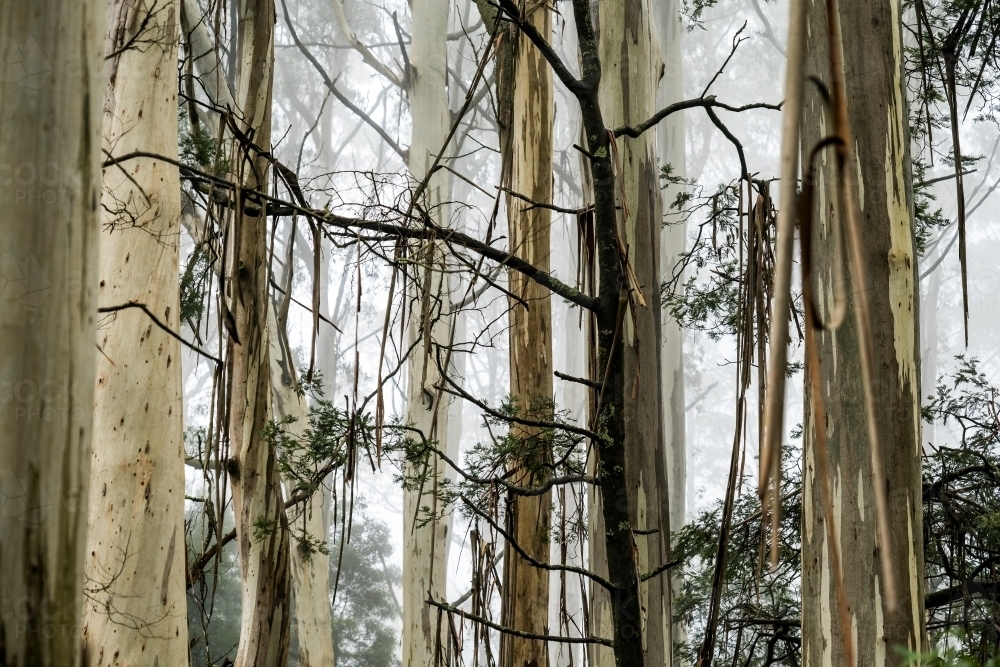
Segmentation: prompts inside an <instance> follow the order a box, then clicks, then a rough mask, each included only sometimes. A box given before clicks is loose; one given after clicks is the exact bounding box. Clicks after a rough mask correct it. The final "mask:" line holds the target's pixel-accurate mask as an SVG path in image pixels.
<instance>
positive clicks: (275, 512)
mask: <svg viewBox="0 0 1000 667" xmlns="http://www.w3.org/2000/svg"><path fill="white" fill-rule="evenodd" d="M274 19H275V17H274V4H273V2H272V0H241V3H240V15H239V25H238V26H237V30H238V32H239V53H238V60H237V64H238V68H237V69H238V71H237V75H236V91H237V94H236V101H237V104H238V105H239V109H238V113H239V120H238V123H239V125H240V129H241V130H242V131H243V132H244V133H245V134H247V135H248V136H250V137H251V138H252V140H253V142H254V143H255V144H256V146H257V147H258V148H259V149H260V150H264V151H270V149H271V143H270V142H271V86H272V73H273V66H274ZM246 150H248V151H249V159H247V158H246V157H243V156H244V152H243V151H238V152H237V153H236V154H238V155H240V159H239V160H238V161H236V163H235V165H234V168H235V169H236V170H237V173H236V174H235V176H236V178H237V179H238V180H239V183H240V186H241V188H242V189H243V190H244V191H252V190H253V191H257V192H267V187H268V183H267V171H268V166H269V164H268V161H267V159H266V158H263V157H261V156H259V155H257V154H256V151H255V149H252V148H247V149H246ZM251 161H252V164H251ZM241 194H245V201H246V202H247V205H245V206H244V205H243V201H240V205H239V206H237V208H236V211H235V215H234V224H233V226H232V233H231V237H230V238H231V239H232V241H231V243H232V248H233V251H232V253H233V255H232V262H231V265H230V269H229V276H230V280H231V282H230V284H229V285H230V287H231V290H232V295H231V298H230V303H229V306H228V307H229V309H230V311H231V312H232V314H233V317H234V319H235V330H236V335H237V337H238V340H233V339H232V337H231V339H230V355H231V356H230V363H231V368H232V384H231V387H232V389H231V393H230V407H229V410H230V418H229V437H230V448H231V452H232V458H231V459H230V461H229V465H228V467H229V474H230V480H231V482H232V487H233V509H234V513H235V516H236V535H237V542H238V545H239V549H238V550H239V557H240V571H241V573H242V596H241V599H242V615H241V621H240V643H239V648H238V650H237V654H236V667H278V666H282V667H283V666H284V664H285V662H286V661H287V660H288V641H289V604H290V602H291V600H290V597H291V595H290V572H289V544H288V528H287V522H286V519H285V508H284V500H283V498H282V494H281V481H280V479H279V475H278V469H277V460H276V456H277V453H276V452H275V451H274V448H273V447H272V446H271V443H269V442H268V441H267V439H266V438H265V435H264V430H265V427H266V426H267V424H268V421H269V419H270V417H271V410H270V404H271V382H270V375H271V367H270V359H269V353H268V352H269V350H268V346H269V343H268V324H267V320H268V310H269V306H268V303H269V298H268V271H269V267H268V255H267V247H266V245H267V224H266V220H267V218H266V217H265V212H266V207H265V206H264V204H263V201H261V200H260V198H259V197H257V196H255V195H254V194H252V193H251V192H245V193H241Z"/></svg>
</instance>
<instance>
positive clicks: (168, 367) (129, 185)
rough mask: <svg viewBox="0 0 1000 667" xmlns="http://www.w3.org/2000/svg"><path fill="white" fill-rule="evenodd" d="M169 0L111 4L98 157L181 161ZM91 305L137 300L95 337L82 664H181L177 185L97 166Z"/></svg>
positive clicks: (144, 173)
mask: <svg viewBox="0 0 1000 667" xmlns="http://www.w3.org/2000/svg"><path fill="white" fill-rule="evenodd" d="M178 19H179V12H178V6H177V3H176V2H170V1H167V2H162V1H161V2H147V1H140V2H137V3H131V2H124V1H122V0H114V1H113V2H112V3H111V4H110V6H109V23H108V39H107V46H106V51H107V52H108V53H114V52H116V51H120V50H121V49H122V48H123V47H125V45H126V44H128V43H129V41H130V40H135V41H137V42H140V43H143V44H144V46H143V48H135V49H126V50H125V51H124V52H123V53H121V54H120V55H119V56H118V57H115V58H112V59H111V60H110V61H108V73H109V80H108V90H107V95H106V97H105V101H104V150H105V151H106V154H109V155H113V156H115V157H119V156H124V155H128V154H129V153H132V152H135V151H144V152H148V153H153V154H156V155H162V156H164V157H166V158H169V159H172V160H176V159H177V93H176V91H177V40H178V35H179V30H178ZM101 208H102V210H103V213H102V218H103V219H102V233H101V237H100V255H101V258H100V264H99V269H98V275H99V278H100V283H99V290H98V300H99V305H100V306H102V307H114V306H119V305H123V304H127V303H140V304H144V305H145V306H146V308H147V309H148V311H149V314H147V313H146V312H143V311H142V310H139V309H137V308H128V309H125V310H120V311H118V312H116V313H114V314H112V315H108V316H106V319H105V321H104V322H103V323H102V325H101V327H100V329H99V330H98V336H97V346H98V348H99V349H100V350H101V354H100V355H99V356H98V359H97V383H96V388H95V395H94V441H93V459H92V471H91V478H90V520H89V528H88V535H87V578H88V583H87V589H88V591H89V599H88V600H87V602H86V604H85V610H84V625H83V641H84V647H85V661H84V662H85V664H87V665H94V666H95V667H97V666H103V665H108V664H116V663H121V664H138V663H145V662H148V663H150V664H152V663H153V662H156V661H158V662H159V663H160V664H183V663H186V662H187V659H188V645H187V634H188V633H187V599H186V587H185V577H184V554H185V542H184V420H183V399H182V387H181V384H182V382H181V363H180V362H181V348H180V342H179V341H178V340H177V339H176V338H174V337H173V336H171V335H170V334H168V333H167V332H165V331H164V330H163V329H161V328H160V327H159V326H158V325H157V323H156V322H154V321H153V319H152V318H154V317H155V318H156V320H157V321H158V322H159V323H160V324H162V325H163V326H165V327H168V328H169V329H170V330H172V331H174V332H177V331H178V330H179V329H180V287H179V285H178V274H179V258H178V244H179V237H180V214H181V203H180V180H179V177H178V172H177V168H176V167H175V166H174V165H171V164H168V163H166V162H161V161H159V160H156V159H150V158H142V159H137V160H129V161H126V162H124V163H122V164H121V165H120V166H109V167H106V168H105V169H104V191H103V195H102V202H101Z"/></svg>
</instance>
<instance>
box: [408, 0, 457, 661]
mask: <svg viewBox="0 0 1000 667" xmlns="http://www.w3.org/2000/svg"><path fill="white" fill-rule="evenodd" d="M411 7H412V16H413V42H412V44H411V45H410V66H411V70H410V87H409V91H408V92H409V97H410V117H411V122H412V136H411V140H410V149H409V164H408V167H409V170H410V174H411V176H412V178H413V179H414V181H415V182H417V183H419V182H420V181H422V180H423V179H424V177H425V176H426V175H427V173H428V171H429V170H430V168H431V165H432V164H433V163H434V160H435V158H436V157H437V155H438V153H439V152H440V151H441V150H442V144H443V143H444V139H445V137H446V136H447V133H448V116H449V114H448V94H447V87H446V81H447V59H448V40H447V37H448V7H449V3H448V0H413V2H412V4H411ZM422 198H423V201H422V202H421V205H422V206H423V207H424V209H425V210H427V211H429V212H430V213H431V215H433V216H434V217H435V218H436V219H437V222H438V223H439V224H441V223H446V222H447V220H446V219H444V216H442V215H441V213H442V210H441V209H442V204H444V203H445V202H446V201H447V198H448V194H447V179H446V178H444V174H443V172H442V171H438V172H437V173H436V174H435V175H433V176H432V177H431V180H430V183H429V185H428V187H427V188H426V190H425V191H424V194H423V196H422ZM413 258H414V259H415V260H416V261H415V263H414V264H413V265H412V273H411V276H412V278H413V285H412V286H411V288H410V289H408V290H407V293H406V298H407V303H408V306H409V308H408V317H409V336H410V341H411V342H416V341H420V342H419V343H417V345H416V347H415V348H414V349H413V352H412V353H411V357H410V361H409V364H408V371H407V372H408V376H407V396H406V420H407V422H408V423H410V424H411V425H412V426H413V427H414V428H417V429H419V430H420V432H421V433H422V434H423V435H424V437H426V438H428V439H432V440H436V441H437V446H438V447H439V448H441V449H446V448H447V446H448V444H447V435H448V406H447V405H446V404H443V401H442V400H441V399H442V396H441V395H440V393H439V392H438V391H437V390H436V389H435V385H437V384H438V383H439V378H440V375H439V373H438V362H437V360H436V346H437V345H448V343H449V342H450V341H449V338H450V336H449V327H448V324H447V320H448V317H449V311H450V310H451V308H450V300H449V298H448V276H447V274H446V273H444V272H443V271H442V269H443V262H444V254H443V251H442V249H441V248H439V247H438V246H437V244H435V243H430V242H428V243H425V244H423V245H422V246H420V247H419V248H417V249H416V250H414V252H413ZM409 472H410V473H414V472H416V473H423V472H426V475H427V477H426V481H425V483H424V484H423V485H422V488H421V489H419V490H417V489H414V490H408V491H405V492H404V494H403V637H402V648H403V667H427V666H429V665H432V664H435V656H436V655H437V652H438V650H439V647H440V650H441V651H445V650H447V643H446V637H447V634H445V632H444V630H445V629H446V628H447V619H443V620H442V621H441V624H440V628H439V624H438V614H437V613H436V610H433V608H432V607H430V606H429V605H428V604H427V602H426V601H427V598H428V596H430V597H432V598H434V599H435V600H444V599H445V593H446V586H445V584H446V579H445V577H446V572H447V552H448V540H449V530H448V528H449V526H448V522H447V521H445V520H440V521H431V522H427V521H426V519H427V516H426V514H425V512H424V511H423V510H422V508H425V507H426V508H430V509H431V510H432V511H435V512H437V511H438V510H440V507H439V501H438V500H437V498H436V489H437V485H438V481H439V480H441V479H442V478H443V477H444V475H445V473H446V470H445V465H444V462H443V461H442V460H440V459H439V458H438V457H437V456H434V455H432V456H431V457H430V459H429V462H428V470H427V471H413V470H410V471H409Z"/></svg>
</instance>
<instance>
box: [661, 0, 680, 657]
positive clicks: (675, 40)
mask: <svg viewBox="0 0 1000 667" xmlns="http://www.w3.org/2000/svg"><path fill="white" fill-rule="evenodd" d="M654 12H655V16H654V18H655V20H656V25H657V27H658V34H659V41H660V49H661V52H662V54H663V77H662V78H661V79H660V82H659V87H658V89H657V96H656V106H657V108H660V109H662V108H664V107H666V106H667V105H669V104H673V103H675V102H680V101H681V100H683V99H684V66H683V56H682V52H681V35H682V34H683V30H682V29H681V8H680V2H679V1H678V0H663V1H661V2H658V3H656V4H655V5H654ZM656 149H657V153H658V155H659V157H660V165H661V167H664V166H666V165H669V166H670V169H671V174H672V175H673V176H677V177H681V178H683V177H684V176H685V175H686V173H687V159H686V158H687V155H686V141H685V123H684V112H681V113H676V114H672V115H670V116H667V117H666V118H664V119H663V120H662V121H661V122H660V124H659V125H657V126H656ZM680 191H681V188H680V187H678V186H676V185H672V186H668V187H666V188H665V189H664V190H663V193H664V194H663V208H664V214H665V215H664V227H663V228H662V231H661V232H660V279H661V280H669V279H670V278H671V277H672V276H673V274H674V272H675V271H676V270H677V267H678V264H679V262H680V260H681V257H682V255H683V254H684V251H685V249H686V245H687V224H686V223H687V221H686V218H685V217H684V215H683V214H682V213H681V212H680V211H678V210H676V209H671V208H670V206H671V204H673V202H674V201H675V200H676V198H677V195H678V194H679V193H680ZM682 284H683V281H678V283H677V285H678V288H680V287H681V286H682ZM660 317H661V321H660V379H661V389H660V390H661V392H662V398H661V400H662V401H663V436H664V439H665V443H666V457H667V463H666V465H667V494H668V498H669V517H670V521H669V527H670V533H671V535H672V534H673V533H675V532H676V531H678V530H680V529H681V528H682V527H683V526H684V524H685V523H686V522H687V518H686V516H685V515H686V509H687V439H686V430H685V417H684V414H685V412H684V404H685V398H684V396H685V393H684V330H683V329H681V326H680V323H679V322H677V320H675V319H674V318H673V317H671V316H670V315H669V314H668V313H666V312H665V311H664V310H662V309H661V310H660ZM668 553H669V552H668ZM663 576H664V577H670V595H671V599H673V596H675V595H676V594H677V593H678V592H679V583H680V582H679V580H678V579H677V578H676V577H675V576H674V575H673V574H672V573H666V574H664V575H663ZM665 584H666V582H665ZM671 627H672V629H673V634H672V636H671V640H672V643H677V642H681V641H683V640H684V636H685V628H684V626H683V625H682V624H678V623H673V624H672V626H671Z"/></svg>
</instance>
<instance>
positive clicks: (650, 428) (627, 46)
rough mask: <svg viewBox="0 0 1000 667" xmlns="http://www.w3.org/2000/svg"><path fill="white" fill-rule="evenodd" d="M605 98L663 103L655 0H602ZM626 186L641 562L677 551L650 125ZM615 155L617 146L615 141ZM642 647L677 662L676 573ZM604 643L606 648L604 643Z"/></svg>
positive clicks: (623, 161) (631, 441)
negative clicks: (633, 288) (634, 289)
mask: <svg viewBox="0 0 1000 667" xmlns="http://www.w3.org/2000/svg"><path fill="white" fill-rule="evenodd" d="M599 13H600V20H599V25H600V35H601V37H600V53H601V61H602V64H603V74H602V78H601V86H600V101H601V106H602V109H603V111H604V120H605V123H606V124H607V126H608V127H617V126H619V125H625V124H629V125H634V124H637V123H640V122H642V121H643V120H645V119H647V118H649V117H650V116H651V115H653V113H654V112H655V111H656V97H657V84H658V82H659V77H660V71H661V64H662V63H661V59H660V51H659V44H658V40H657V36H656V32H655V30H656V27H655V25H654V24H653V13H652V3H651V2H650V1H649V0H626V1H625V2H622V1H621V0H601V2H600V3H599ZM617 146H618V154H619V158H617V162H618V164H617V167H616V168H617V169H620V170H621V171H620V173H619V174H618V177H617V178H618V180H619V183H620V187H619V189H618V191H617V193H618V194H619V195H620V194H621V193H622V192H623V193H624V198H623V199H620V200H619V201H618V205H619V206H620V207H621V209H622V210H621V211H620V214H619V215H620V220H621V221H622V225H621V229H622V230H623V234H622V240H623V242H624V243H625V245H626V247H627V248H628V261H629V263H630V265H631V267H632V269H633V270H634V271H635V276H636V278H637V280H638V287H639V288H640V289H641V290H642V296H643V297H645V300H646V305H645V306H643V305H641V304H640V303H639V296H638V295H637V294H635V295H633V297H632V298H633V301H634V308H633V310H632V313H634V317H633V315H632V314H629V313H626V315H625V317H624V320H623V322H622V328H621V340H622V342H623V343H624V358H623V366H622V368H621V372H622V373H623V378H624V391H625V395H624V396H623V399H624V410H625V413H624V419H625V456H626V458H627V459H628V460H629V461H630V462H631V463H633V465H632V466H630V467H629V470H628V471H627V473H626V478H625V483H626V487H627V491H628V505H629V516H630V517H631V520H632V522H633V528H634V529H637V530H640V531H654V532H653V533H652V534H636V535H635V541H636V548H637V549H638V561H639V571H640V572H646V571H648V570H651V569H653V568H656V567H658V566H659V565H661V564H662V563H664V562H666V560H667V558H668V557H669V554H670V534H669V498H668V497H667V468H666V463H667V459H666V455H665V447H664V433H663V422H662V410H663V406H662V403H661V397H660V266H659V262H660V255H659V252H660V250H659V249H660V234H661V229H660V228H661V221H662V207H661V203H660V179H659V168H658V165H657V151H656V139H655V135H654V134H652V133H647V134H645V135H643V136H641V137H640V138H638V139H628V138H624V137H623V138H621V139H619V140H618V142H617ZM612 159H613V160H615V158H614V152H613V151H612ZM639 596H640V600H639V604H640V605H641V608H642V609H643V610H644V613H643V618H642V619H637V620H636V621H635V622H637V623H639V624H641V629H642V637H643V650H644V653H645V659H646V663H647V664H649V665H669V664H670V659H671V654H672V643H671V631H670V627H671V615H670V586H669V577H668V576H666V575H661V576H657V577H653V578H652V579H650V580H649V581H646V582H643V583H642V584H640V586H639ZM601 652H604V651H601Z"/></svg>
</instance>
